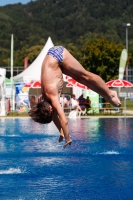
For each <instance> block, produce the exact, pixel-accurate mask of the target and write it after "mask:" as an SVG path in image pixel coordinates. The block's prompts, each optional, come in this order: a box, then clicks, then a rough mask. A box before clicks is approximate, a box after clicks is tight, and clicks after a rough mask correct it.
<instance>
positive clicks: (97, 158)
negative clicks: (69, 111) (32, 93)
mask: <svg viewBox="0 0 133 200" xmlns="http://www.w3.org/2000/svg"><path fill="white" fill-rule="evenodd" d="M0 124H1V125H0V199H1V200H43V199H44V200H51V199H53V200H117V199H118V200H119V199H122V200H125V199H128V200H130V199H133V193H132V192H133V119H132V118H127V119H126V120H125V119H124V118H112V119H102V118H89V119H80V118H78V119H74V120H72V119H69V127H70V130H71V137H72V139H73V144H72V145H71V146H68V147H67V148H66V149H65V150H64V149H63V144H64V143H62V144H58V135H59V134H58V131H57V129H56V127H55V125H54V124H53V123H50V124H47V125H40V124H38V123H35V122H33V121H32V120H31V119H29V118H21V119H20V118H18V119H4V118H1V119H0Z"/></svg>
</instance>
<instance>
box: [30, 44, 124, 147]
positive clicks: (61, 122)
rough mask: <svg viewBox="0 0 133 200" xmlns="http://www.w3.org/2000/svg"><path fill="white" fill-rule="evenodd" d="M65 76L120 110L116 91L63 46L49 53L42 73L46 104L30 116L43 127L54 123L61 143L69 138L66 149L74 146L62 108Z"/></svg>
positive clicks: (35, 107)
mask: <svg viewBox="0 0 133 200" xmlns="http://www.w3.org/2000/svg"><path fill="white" fill-rule="evenodd" d="M63 74H66V75H68V76H70V77H72V78H73V79H75V80H76V81H78V82H79V83H81V84H83V85H86V86H87V87H89V88H90V89H92V90H94V91H95V92H97V93H99V94H100V95H101V96H102V97H104V98H105V99H106V100H107V101H108V102H109V103H111V104H112V105H113V106H117V107H118V106H120V105H121V103H120V100H119V99H118V97H117V93H116V91H112V90H110V89H109V88H108V87H107V86H106V84H105V82H104V81H103V79H102V78H101V77H100V76H98V75H96V74H93V73H91V72H89V71H87V70H85V69H84V68H83V67H82V65H81V64H80V63H79V62H78V61H77V60H76V59H75V58H74V57H73V56H72V55H71V54H70V53H69V52H68V50H67V49H66V48H64V47H63V46H54V47H52V48H50V49H49V51H48V53H47V55H46V57H45V58H44V61H43V63H42V70H41V85H42V96H43V98H44V100H43V101H42V102H40V103H38V104H36V105H35V106H33V107H32V109H31V110H30V111H29V116H31V117H32V119H33V120H34V121H36V122H39V123H42V124H43V123H50V122H51V121H52V120H53V122H54V123H55V125H56V127H57V128H58V130H59V132H60V138H59V142H60V141H62V139H63V137H64V138H65V144H64V148H65V147H66V146H67V145H70V144H71V143H72V140H71V139H70V133H69V128H68V121H67V119H66V116H65V113H64V111H63V109H62V107H61V104H60V95H61V91H62V88H63Z"/></svg>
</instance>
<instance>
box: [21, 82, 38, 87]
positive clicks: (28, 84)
mask: <svg viewBox="0 0 133 200" xmlns="http://www.w3.org/2000/svg"><path fill="white" fill-rule="evenodd" d="M24 87H27V88H41V82H40V81H31V82H30V83H25V84H24Z"/></svg>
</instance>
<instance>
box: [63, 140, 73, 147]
mask: <svg viewBox="0 0 133 200" xmlns="http://www.w3.org/2000/svg"><path fill="white" fill-rule="evenodd" d="M71 144H72V140H68V141H67V142H66V143H65V144H64V146H63V148H64V149H65V148H66V146H67V145H71Z"/></svg>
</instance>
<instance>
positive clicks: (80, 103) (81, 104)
mask: <svg viewBox="0 0 133 200" xmlns="http://www.w3.org/2000/svg"><path fill="white" fill-rule="evenodd" d="M78 101H79V105H80V107H81V109H82V110H85V108H86V99H85V98H84V97H83V94H81V96H80V97H79V98H78Z"/></svg>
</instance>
